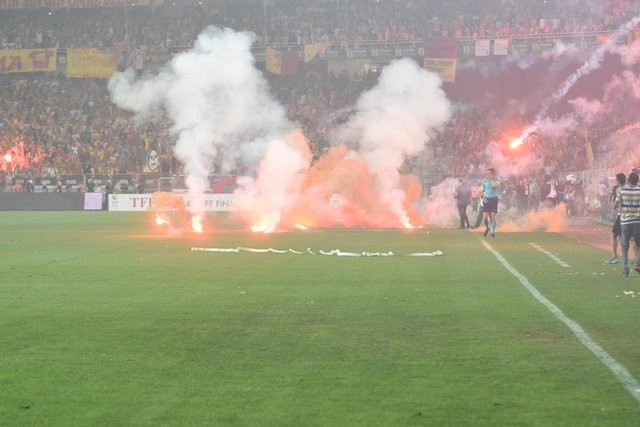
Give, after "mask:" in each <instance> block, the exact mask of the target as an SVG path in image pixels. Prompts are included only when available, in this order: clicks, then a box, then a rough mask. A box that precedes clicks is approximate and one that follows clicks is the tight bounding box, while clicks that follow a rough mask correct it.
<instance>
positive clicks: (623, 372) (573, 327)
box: [480, 239, 640, 402]
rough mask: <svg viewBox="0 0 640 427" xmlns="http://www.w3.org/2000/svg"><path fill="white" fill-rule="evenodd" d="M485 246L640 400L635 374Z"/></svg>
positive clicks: (486, 243) (496, 252) (487, 246)
mask: <svg viewBox="0 0 640 427" xmlns="http://www.w3.org/2000/svg"><path fill="white" fill-rule="evenodd" d="M480 241H481V242H482V244H483V245H484V247H485V248H487V250H488V251H489V252H491V253H492V254H493V256H495V257H496V258H497V259H498V261H500V264H502V266H503V267H504V268H506V269H507V271H508V272H509V273H511V274H512V275H514V276H515V277H516V279H518V281H520V284H521V285H522V286H524V288H525V289H526V290H528V291H529V293H530V294H531V295H533V297H534V298H535V299H536V300H538V302H539V303H540V304H542V305H543V306H545V307H546V308H547V310H549V311H550V312H551V313H552V314H553V315H554V316H555V318H556V319H558V320H559V321H561V322H562V323H564V324H565V325H566V326H567V327H568V328H569V330H570V331H571V332H572V333H573V335H575V337H576V338H578V340H579V341H580V342H581V343H582V345H584V346H585V347H586V348H587V349H589V351H591V353H593V354H594V355H595V356H596V357H597V358H598V360H600V362H602V364H604V365H605V366H606V367H607V368H609V370H610V371H611V372H612V373H613V375H614V376H615V377H616V378H617V379H618V381H620V382H621V383H622V385H623V386H624V388H626V389H627V391H628V392H629V393H630V394H631V396H632V397H633V398H634V399H636V400H637V401H638V402H640V383H638V380H636V379H635V378H634V377H633V375H631V373H630V372H629V371H628V370H627V368H625V367H624V366H622V365H621V364H620V363H619V362H618V361H617V360H615V359H614V358H613V357H612V356H611V355H610V354H609V353H607V352H606V350H605V349H603V348H602V347H600V345H598V343H596V342H595V341H594V340H593V339H592V338H591V337H590V336H589V334H587V332H586V331H585V330H584V329H582V326H580V325H579V324H577V323H576V322H575V321H573V320H571V319H570V318H569V317H567V315H566V314H564V312H563V311H562V310H561V309H560V308H559V307H558V306H557V305H555V304H554V303H552V302H551V301H549V300H548V299H547V297H545V296H544V295H543V294H542V293H540V291H538V289H537V288H536V287H535V286H534V285H533V284H532V283H531V282H530V281H529V279H527V278H526V277H525V276H524V275H522V274H521V273H520V272H519V271H518V270H516V269H515V268H514V267H513V266H512V265H511V264H509V262H508V261H507V260H506V259H505V258H504V257H503V256H502V254H501V253H500V252H498V251H497V250H495V249H493V247H492V246H491V245H490V244H489V243H488V242H487V241H485V240H483V239H481V240H480Z"/></svg>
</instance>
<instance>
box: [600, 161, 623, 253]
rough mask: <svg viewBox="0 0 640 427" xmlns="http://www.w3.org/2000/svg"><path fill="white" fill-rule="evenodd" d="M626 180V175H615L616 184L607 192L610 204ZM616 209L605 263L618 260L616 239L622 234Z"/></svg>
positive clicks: (613, 202)
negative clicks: (609, 249) (609, 250)
mask: <svg viewBox="0 0 640 427" xmlns="http://www.w3.org/2000/svg"><path fill="white" fill-rule="evenodd" d="M626 182H627V177H626V176H625V174H623V173H619V174H617V175H616V185H614V186H613V187H611V192H610V193H609V200H610V201H611V203H612V205H615V202H616V199H617V198H618V190H620V189H621V188H622V187H624V184H625V183H626ZM617 211H618V212H617V215H616V220H615V221H614V222H613V227H611V258H609V259H608V260H606V261H605V262H604V263H605V264H616V263H617V262H618V241H619V240H620V235H621V234H622V228H621V227H620V209H617Z"/></svg>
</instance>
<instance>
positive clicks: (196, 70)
mask: <svg viewBox="0 0 640 427" xmlns="http://www.w3.org/2000/svg"><path fill="white" fill-rule="evenodd" d="M253 37H254V36H253V35H252V34H250V33H238V32H234V31H233V30H230V29H219V28H216V27H208V28H207V29H206V30H205V31H203V32H202V33H201V34H200V35H199V36H198V39H197V40H196V42H195V44H194V47H193V48H192V49H191V50H189V51H186V52H184V53H180V54H178V55H176V56H175V57H174V58H173V59H172V60H171V62H169V63H168V64H167V65H165V67H164V68H163V69H162V71H161V72H160V73H159V74H157V75H155V76H151V77H145V78H142V79H138V80H136V78H135V75H134V73H133V71H131V70H128V71H126V72H124V73H116V74H115V75H114V77H113V78H112V79H111V80H110V82H109V90H110V93H111V96H112V99H113V101H114V102H115V103H116V104H117V105H118V106H120V107H121V108H124V109H127V110H130V111H133V112H135V113H136V115H137V117H138V119H139V120H146V119H149V118H150V117H152V116H153V115H154V114H157V113H158V112H159V111H163V112H165V113H166V114H167V115H168V117H169V118H170V119H171V121H172V123H173V126H172V133H173V135H174V136H175V137H176V143H175V147H174V153H175V155H176V156H177V157H178V159H179V160H180V161H181V162H182V163H183V164H184V170H185V173H186V174H187V186H188V191H189V194H190V195H191V197H192V200H195V202H194V203H193V204H192V206H191V207H190V211H191V212H192V213H193V214H194V215H202V214H203V213H204V203H203V200H204V192H205V191H206V190H207V189H208V187H209V182H208V179H207V176H208V175H210V174H212V173H213V172H214V163H216V161H217V163H219V164H221V165H223V167H224V168H225V169H229V170H231V169H233V168H234V167H236V166H237V164H238V162H239V161H240V162H241V163H243V164H246V163H249V164H251V163H252V162H253V163H255V162H256V161H257V160H259V159H261V158H262V157H263V155H264V153H265V151H266V147H267V146H268V145H269V143H271V142H273V141H274V140H279V139H280V138H281V137H282V136H283V135H285V134H286V133H288V132H289V131H290V130H291V129H292V128H293V126H292V125H291V124H290V123H289V121H288V120H287V119H286V116H285V111H284V109H283V108H282V106H280V105H279V104H278V103H277V102H275V101H274V100H273V99H272V97H271V96H270V94H269V91H268V86H267V83H266V81H265V80H264V78H263V76H262V75H261V74H260V72H259V71H258V70H257V69H256V68H255V66H254V58H253V55H252V53H251V44H252V42H253ZM229 170H222V171H221V172H228V171H229Z"/></svg>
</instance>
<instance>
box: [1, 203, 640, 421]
mask: <svg viewBox="0 0 640 427" xmlns="http://www.w3.org/2000/svg"><path fill="white" fill-rule="evenodd" d="M208 223H209V227H210V228H214V229H215V231H211V232H208V233H205V234H203V235H193V234H189V235H187V236H184V237H171V236H167V235H165V234H162V233H160V232H158V230H157V229H154V226H153V225H152V224H151V221H150V218H149V217H148V216H147V215H145V214H132V213H108V212H0V235H1V236H2V237H1V242H2V250H1V254H2V255H1V257H0V425H2V426H37V425H43V426H44V425H46V426H52V425H60V426H95V425H105V426H111V425H113V426H124V425H131V426H160V425H163V426H164V425H167V426H190V425H206V426H296V427H298V426H367V427H370V426H443V425H455V426H497V425H521V426H523V425H532V426H538V425H552V426H553V425H557V426H633V425H638V423H639V422H640V421H639V420H640V401H638V400H637V399H636V398H634V396H633V395H632V393H630V392H629V391H628V390H627V389H625V386H624V384H622V383H621V381H620V380H619V379H618V378H617V377H616V376H615V375H614V374H613V373H612V372H611V370H610V369H608V368H607V367H606V366H605V365H604V364H603V363H602V362H601V361H600V360H599V359H598V358H597V357H596V356H595V355H594V354H593V353H592V352H591V351H590V350H589V349H588V348H587V347H586V346H584V345H582V344H581V343H580V341H579V340H578V339H577V338H576V336H575V335H574V334H573V333H572V332H571V330H570V329H569V328H568V327H567V326H566V325H565V324H563V323H562V322H560V321H559V320H558V319H557V318H556V317H554V315H553V314H552V313H551V312H550V311H549V310H548V309H547V307H545V306H543V305H542V304H541V303H540V302H538V301H537V300H536V299H535V298H534V297H533V296H532V295H531V293H530V292H529V291H528V290H527V289H526V288H525V287H524V286H523V285H522V284H521V283H520V281H519V280H518V279H517V278H516V276H514V274H512V273H511V272H509V271H508V270H507V269H506V268H505V267H504V266H503V265H502V264H501V263H500V262H499V261H498V259H497V258H496V257H495V256H494V254H493V253H492V252H490V251H489V250H488V249H487V248H486V247H484V245H483V243H482V237H481V235H480V234H478V233H471V232H466V231H463V230H453V229H438V228H431V229H420V230H413V231H402V230H382V231H380V230H360V229H349V230H342V229H330V230H318V231H305V232H296V233H275V234H269V235H260V234H251V233H247V232H243V231H241V230H239V229H237V228H234V227H233V221H230V220H229V219H228V218H227V217H225V216H224V215H218V216H216V217H213V216H211V217H210V218H209V219H208ZM488 242H489V244H490V245H491V247H492V248H493V249H495V250H496V251H498V252H499V253H500V254H501V255H502V256H504V258H505V259H506V261H507V262H508V263H509V264H510V265H511V266H513V268H515V269H516V270H517V271H518V272H519V273H520V274H522V275H523V276H524V277H526V278H527V280H529V281H530V283H531V284H532V285H533V286H535V288H536V289H537V290H539V291H540V293H541V294H543V295H544V296H545V297H546V298H547V299H548V300H549V301H551V302H552V303H553V304H555V305H556V306H557V307H559V308H560V309H561V310H562V311H563V313H564V314H565V315H566V316H567V317H568V318H570V319H572V320H573V321H575V322H576V323H577V324H579V325H580V326H581V327H582V328H583V329H584V330H585V331H586V333H588V334H589V336H590V337H591V339H593V341H594V342H596V343H598V345H600V346H601V347H602V348H603V349H604V350H606V352H607V353H608V354H609V355H611V357H613V358H614V359H615V361H616V362H617V363H619V364H620V365H621V366H624V368H626V369H627V370H628V372H629V373H630V374H631V375H632V376H633V377H634V378H635V379H638V378H640V277H638V275H637V274H633V273H632V276H633V277H630V278H628V279H623V278H622V277H621V274H620V266H619V265H617V266H615V265H614V266H605V265H602V264H601V262H602V260H603V259H604V258H605V257H606V255H607V254H606V253H605V252H604V251H602V250H600V249H596V248H594V247H591V246H588V245H585V244H582V243H579V242H576V241H573V240H570V239H568V238H565V237H563V236H561V235H558V234H555V233H500V231H499V229H498V234H497V237H496V239H495V240H489V241H488ZM532 243H534V244H536V245H537V247H536V246H534V245H532ZM238 246H244V247H251V248H269V247H271V248H274V249H289V248H291V249H295V250H300V251H305V250H306V249H307V248H310V249H311V250H315V251H317V250H320V249H323V250H332V249H340V250H342V251H353V252H363V251H366V252H388V251H392V252H393V253H394V254H396V256H389V257H338V256H323V255H311V254H302V255H298V254H293V253H286V254H276V253H249V252H240V253H213V252H192V251H191V248H192V247H218V248H233V247H238ZM539 248H542V249H544V251H547V252H548V253H551V254H554V255H555V256H556V257H557V258H558V259H560V260H562V262H564V263H566V264H567V265H568V267H563V266H561V265H560V264H559V263H558V262H557V261H555V260H554V259H552V257H550V256H549V254H548V253H545V252H543V251H541V250H539ZM437 250H441V251H443V253H444V255H443V256H435V257H407V256H400V255H404V254H408V253H413V252H431V251H437ZM631 291H633V292H634V295H638V297H637V298H636V297H633V296H632V294H631V293H630V292H631Z"/></svg>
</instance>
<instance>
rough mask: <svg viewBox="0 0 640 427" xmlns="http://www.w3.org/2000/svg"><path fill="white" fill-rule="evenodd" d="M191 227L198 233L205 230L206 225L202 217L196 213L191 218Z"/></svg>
mask: <svg viewBox="0 0 640 427" xmlns="http://www.w3.org/2000/svg"><path fill="white" fill-rule="evenodd" d="M191 228H192V229H193V231H194V232H196V233H202V232H204V225H203V224H202V217H200V215H194V216H193V217H192V218H191Z"/></svg>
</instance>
